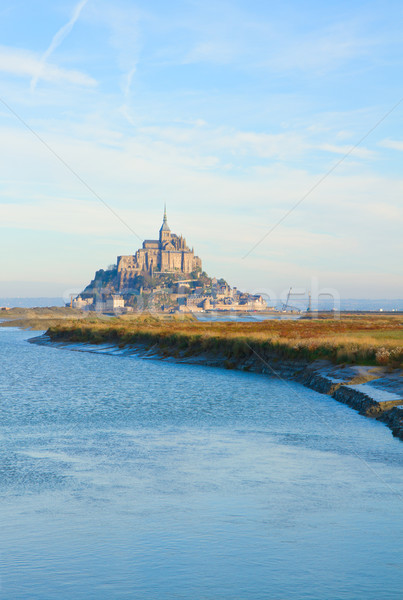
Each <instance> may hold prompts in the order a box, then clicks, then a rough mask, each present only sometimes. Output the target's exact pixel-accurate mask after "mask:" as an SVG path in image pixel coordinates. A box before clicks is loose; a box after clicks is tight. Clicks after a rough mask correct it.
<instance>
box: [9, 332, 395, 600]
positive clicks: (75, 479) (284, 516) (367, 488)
mask: <svg viewBox="0 0 403 600" xmlns="http://www.w3.org/2000/svg"><path fill="white" fill-rule="evenodd" d="M30 335H33V334H30V333H27V332H22V331H19V330H15V329H0V361H1V362H0V365H1V371H0V395H1V419H0V424H1V438H0V439H1V443H0V452H1V472H0V477H1V479H0V481H1V495H2V500H1V502H2V509H1V514H2V528H1V538H0V539H1V546H2V553H1V559H2V569H1V574H2V578H1V597H2V598H4V599H7V600H9V599H17V598H18V599H29V600H48V599H56V598H57V599H72V600H73V599H74V600H81V599H83V600H84V599H85V600H88V599H94V600H95V599H97V600H98V599H99V600H103V599H110V600H118V599H130V600H159V599H161V600H171V599H178V600H182V599H183V600H185V599H186V600H188V599H189V600H190V599H191V600H249V599H250V600H252V599H253V600H258V599H259V600H267V599H270V600H294V599H295V600H303V599H309V600H316V599H317V600H319V599H320V600H324V599H325V600H343V599H346V600H355V599H357V600H358V599H359V600H362V599H365V600H372V599H373V600H380V599H381V600H391V599H396V600H397V599H401V598H402V589H403V553H402V542H401V540H402V529H403V526H402V518H401V517H402V512H403V443H402V442H400V441H398V440H396V439H394V438H393V436H392V435H391V433H390V431H389V430H388V429H387V428H386V427H385V426H384V425H382V424H381V423H378V422H376V421H373V420H370V419H367V418H365V417H362V416H360V415H358V414H357V413H356V412H354V411H353V410H351V409H349V408H348V407H346V406H344V405H342V404H338V403H337V402H335V401H334V400H332V399H331V398H329V397H327V396H323V395H320V394H317V393H316V392H313V391H311V390H308V389H305V388H304V387H302V386H300V385H299V384H295V383H289V384H287V383H284V382H282V381H278V380H275V379H272V378H269V377H265V376H262V375H255V374H250V373H241V372H234V371H225V370H221V369H214V368H208V367H201V366H191V365H185V364H175V363H174V362H168V361H159V360H152V359H151V360H146V359H141V358H135V357H117V356H108V355H100V354H92V353H87V352H74V351H70V350H66V349H56V348H49V347H44V346H36V345H33V344H28V343H27V342H26V339H27V338H28V337H29V336H30ZM35 335H36V334H35ZM399 494H400V495H399Z"/></svg>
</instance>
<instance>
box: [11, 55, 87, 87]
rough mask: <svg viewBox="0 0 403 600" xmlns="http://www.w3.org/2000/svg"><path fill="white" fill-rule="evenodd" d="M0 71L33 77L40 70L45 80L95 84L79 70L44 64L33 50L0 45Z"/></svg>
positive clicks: (85, 84) (84, 84)
mask: <svg viewBox="0 0 403 600" xmlns="http://www.w3.org/2000/svg"><path fill="white" fill-rule="evenodd" d="M0 71H2V72H3V73H10V74H12V75H17V76H22V77H26V76H28V77H35V76H36V74H37V73H38V72H39V71H40V72H41V78H42V79H44V80H45V81H53V82H67V83H72V84H75V85H83V86H94V85H96V81H95V79H93V78H92V77H89V76H88V75H86V74H85V73H82V72H81V71H76V70H74V69H63V68H61V67H58V66H56V65H52V64H44V63H43V62H42V60H41V59H40V57H38V56H37V55H36V54H35V53H34V52H30V51H28V50H23V49H20V48H10V47H9V46H0Z"/></svg>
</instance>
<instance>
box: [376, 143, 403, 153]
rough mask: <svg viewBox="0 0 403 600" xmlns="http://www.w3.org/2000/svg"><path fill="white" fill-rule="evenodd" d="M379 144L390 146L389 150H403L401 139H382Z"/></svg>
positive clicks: (385, 146) (384, 146)
mask: <svg viewBox="0 0 403 600" xmlns="http://www.w3.org/2000/svg"><path fill="white" fill-rule="evenodd" d="M379 145H380V146H382V147H383V148H390V149H391V150H400V151H401V152H403V141H402V140H382V141H381V142H379Z"/></svg>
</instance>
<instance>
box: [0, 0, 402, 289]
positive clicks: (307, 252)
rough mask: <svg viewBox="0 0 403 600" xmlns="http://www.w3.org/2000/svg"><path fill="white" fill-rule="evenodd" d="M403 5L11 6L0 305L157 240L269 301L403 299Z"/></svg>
mask: <svg viewBox="0 0 403 600" xmlns="http://www.w3.org/2000/svg"><path fill="white" fill-rule="evenodd" d="M402 25H403V4H402V3H401V2H400V1H399V0H396V1H388V0H383V1H382V2H380V1H379V2H378V1H373V2H368V1H366V2H362V1H360V0H354V1H353V2H352V1H351V0H349V1H343V0H340V1H339V2H319V1H318V0H316V1H309V0H306V1H301V0H298V1H290V0H285V1H284V2H280V3H279V2H273V1H271V0H252V1H251V0H249V1H244V0H230V1H221V0H214V1H211V2H210V1H209V0H203V1H198V0H172V2H166V0H147V1H145V0H139V1H135V0H130V1H129V0H114V2H113V3H112V2H110V1H107V0H80V1H79V2H77V1H70V0H63V1H60V0H36V1H35V2H31V1H30V0H3V1H2V3H1V5H0V135H1V141H2V143H1V145H0V174H1V175H0V227H1V246H2V248H1V256H0V296H2V297H7V296H32V295H37V296H47V295H49V296H59V295H62V294H68V293H69V292H70V291H73V292H77V293H78V292H79V291H80V290H81V289H82V288H83V287H84V286H85V285H86V284H87V283H88V282H89V281H90V280H91V279H92V277H93V275H94V273H95V271H96V270H97V269H99V268H106V267H107V266H108V265H111V264H114V263H116V257H117V256H118V255H122V254H133V253H134V252H135V251H136V249H137V248H139V247H140V246H141V242H142V240H143V239H150V238H156V237H157V236H158V230H159V227H160V225H161V222H162V214H163V206H164V202H166V203H167V213H168V222H169V225H170V227H171V230H172V231H173V232H175V233H177V234H183V235H184V236H185V237H186V239H187V242H188V244H189V245H190V246H194V249H195V253H196V254H198V255H199V256H200V257H201V258H202V260H203V268H204V269H205V270H206V271H207V272H208V273H209V274H210V275H211V276H213V275H215V276H217V277H224V278H225V279H226V280H227V281H228V282H229V283H230V284H231V285H236V286H237V287H238V288H240V289H243V290H245V291H249V292H254V293H257V292H264V293H267V294H269V295H270V296H271V297H280V296H281V295H284V293H285V290H287V289H288V288H289V287H290V286H292V287H293V289H299V290H302V289H310V288H312V287H313V286H316V287H317V288H318V289H321V290H322V289H332V290H335V291H336V292H337V293H338V294H339V295H340V296H341V297H344V298H403V279H402V257H403V235H402V230H403V207H402V198H403V173H402V159H403V129H402V120H403V101H402V102H401V103H399V101H400V100H401V99H402V97H403V91H402V81H403V78H402V67H403V38H402V35H401V32H402Z"/></svg>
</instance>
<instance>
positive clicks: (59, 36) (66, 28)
mask: <svg viewBox="0 0 403 600" xmlns="http://www.w3.org/2000/svg"><path fill="white" fill-rule="evenodd" d="M87 2H88V0H80V2H79V3H78V4H76V6H75V8H74V10H73V14H72V16H71V19H70V20H69V21H68V22H67V23H66V24H65V25H63V27H61V28H60V29H59V31H58V32H57V33H56V34H55V35H54V36H53V38H52V41H51V42H50V45H49V47H48V49H47V50H46V51H45V52H44V54H43V55H42V57H41V60H40V62H39V64H38V67H37V70H36V73H35V75H34V77H33V78H32V80H31V90H34V89H35V88H36V86H37V84H38V81H39V79H40V78H41V77H42V74H43V71H44V69H45V66H46V62H47V60H48V58H49V57H50V56H51V54H52V53H53V52H54V51H55V50H56V48H57V47H58V46H60V44H61V43H62V42H63V40H64V39H65V38H66V37H67V36H68V35H69V33H70V32H71V30H72V29H73V27H74V25H75V23H76V22H77V20H78V18H79V17H80V14H81V11H82V10H83V8H84V6H85V5H86V4H87Z"/></svg>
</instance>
